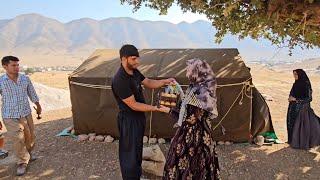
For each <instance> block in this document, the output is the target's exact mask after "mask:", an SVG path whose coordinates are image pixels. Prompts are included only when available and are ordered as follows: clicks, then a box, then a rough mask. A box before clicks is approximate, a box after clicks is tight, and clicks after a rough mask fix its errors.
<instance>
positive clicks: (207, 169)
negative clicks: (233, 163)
mask: <svg viewBox="0 0 320 180" xmlns="http://www.w3.org/2000/svg"><path fill="white" fill-rule="evenodd" d="M163 179H165V180H166V179H179V180H180V179H197V180H198V179H199V180H202V179H212V180H214V179H220V173H219V163H218V157H217V154H216V152H215V145H213V141H212V138H211V137H210V135H209V134H208V133H207V132H206V131H205V129H204V125H203V124H202V122H201V121H197V122H195V123H192V124H191V123H189V122H188V121H185V122H183V124H182V126H181V127H179V129H178V130H177V132H176V134H175V136H174V138H173V139H172V142H171V146H170V149H169V152H168V155H167V161H166V165H165V168H164V174H163Z"/></svg>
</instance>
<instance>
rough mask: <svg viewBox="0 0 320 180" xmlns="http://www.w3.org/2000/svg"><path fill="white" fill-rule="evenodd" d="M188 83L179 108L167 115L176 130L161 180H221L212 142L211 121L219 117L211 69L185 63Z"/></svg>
mask: <svg viewBox="0 0 320 180" xmlns="http://www.w3.org/2000/svg"><path fill="white" fill-rule="evenodd" d="M187 77H188V79H189V80H190V86H189V87H188V89H187V91H186V94H185V95H184V97H183V100H182V102H181V103H180V105H179V108H176V109H171V110H170V115H171V117H173V119H175V120H177V125H178V126H179V128H178V129H177V131H176V134H175V136H174V137H173V140H172V142H171V146H170V149H169V152H168V155H167V161H166V164H165V168H164V176H163V179H165V180H166V179H197V180H198V179H201V180H202V179H212V180H214V179H220V173H219V164H218V157H217V154H216V152H215V145H214V144H213V140H212V138H211V129H210V121H211V120H212V119H215V118H216V117H217V116H218V112H217V105H216V104H217V103H216V102H217V98H216V87H217V84H216V78H215V75H214V73H213V71H212V69H211V67H210V65H209V64H208V63H207V62H205V61H202V60H199V59H191V60H189V61H187Z"/></svg>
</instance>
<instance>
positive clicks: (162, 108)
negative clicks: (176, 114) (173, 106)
mask: <svg viewBox="0 0 320 180" xmlns="http://www.w3.org/2000/svg"><path fill="white" fill-rule="evenodd" d="M157 111H159V112H163V113H169V112H170V108H168V107H166V106H162V105H160V107H158V108H157Z"/></svg>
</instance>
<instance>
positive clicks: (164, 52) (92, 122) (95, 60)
mask: <svg viewBox="0 0 320 180" xmlns="http://www.w3.org/2000/svg"><path fill="white" fill-rule="evenodd" d="M108 51H109V50H98V51H96V52H95V53H94V54H93V55H92V56H90V57H89V58H88V59H87V60H86V61H85V62H84V63H83V64H82V65H80V66H79V67H78V68H77V69H76V70H75V71H74V72H73V73H72V74H71V75H70V76H69V84H70V92H71V93H70V94H71V102H72V113H73V123H74V129H75V131H76V133H77V134H83V133H92V132H94V133H97V134H109V135H112V136H114V137H118V128H117V120H116V117H117V113H118V107H117V104H116V101H115V99H114V97H113V94H112V90H111V79H112V77H113V75H114V74H115V73H116V71H117V70H118V68H119V66H120V59H119V57H115V58H108V57H107V56H106V55H105V54H108V53H107V52H108ZM140 57H141V65H140V67H139V69H140V71H141V72H142V73H143V74H144V75H145V76H146V77H148V78H152V79H161V78H168V77H173V78H175V79H176V80H177V81H178V82H179V84H181V85H183V87H184V88H186V87H187V85H188V80H187V78H186V76H185V74H186V60H189V59H192V58H200V59H202V60H206V61H207V62H208V63H209V64H210V65H211V67H212V69H213V71H214V72H215V73H216V75H217V82H218V89H217V97H218V102H217V105H218V112H219V116H218V118H217V119H216V120H214V121H213V122H212V129H213V130H214V137H215V140H224V141H226V140H228V141H233V142H245V141H248V140H250V138H252V137H253V136H256V135H258V134H261V133H265V132H269V131H273V127H272V121H271V116H270V112H269V108H268V106H267V104H266V102H265V100H264V98H263V97H262V96H261V94H260V93H259V91H258V90H257V89H256V88H255V87H254V86H253V84H252V79H251V74H250V71H249V69H248V68H247V67H246V65H245V63H244V62H243V60H242V59H241V57H240V56H239V52H238V50H237V49H143V50H140ZM158 91H159V90H150V89H145V90H144V94H145V99H146V102H147V103H148V104H155V103H156V95H157V93H158ZM146 115H147V124H146V131H145V135H147V136H148V135H150V136H152V137H158V138H160V137H162V138H171V137H172V136H173V135H174V132H175V130H176V129H174V128H173V125H174V123H175V122H174V121H173V120H172V119H170V117H169V116H168V115H167V114H164V113H157V112H156V113H146Z"/></svg>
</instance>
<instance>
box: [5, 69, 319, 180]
mask: <svg viewBox="0 0 320 180" xmlns="http://www.w3.org/2000/svg"><path fill="white" fill-rule="evenodd" d="M252 74H253V81H254V83H255V85H256V86H257V87H258V89H259V90H260V91H261V92H262V93H265V94H268V95H269V96H271V97H272V98H273V101H268V104H269V106H270V109H271V113H272V117H273V123H274V126H275V129H276V132H277V135H278V136H279V137H280V139H281V140H283V141H286V125H285V120H286V119H285V116H286V111H287V96H288V92H289V90H290V88H291V85H292V82H293V80H292V75H291V73H289V72H277V71H273V70H267V69H264V68H260V67H253V69H252ZM34 80H35V81H36V78H35V79H34ZM311 80H312V82H313V87H314V98H313V99H314V101H313V104H312V105H313V108H314V109H315V111H316V112H317V114H320V105H319V100H320V96H319V95H320V91H319V90H320V89H319V87H320V76H319V75H311ZM35 123H36V135H37V146H36V148H35V154H36V155H37V156H38V157H39V159H38V160H36V161H35V162H32V163H31V164H30V166H29V168H28V173H27V174H26V175H25V176H23V177H20V178H18V177H16V176H15V175H14V174H15V164H14V156H13V153H12V151H11V149H12V144H11V143H10V140H9V141H7V144H6V149H7V150H9V153H10V156H9V157H7V158H6V159H3V160H0V179H121V173H120V170H119V164H118V154H117V152H118V144H117V142H114V143H109V144H108V143H101V142H84V143H79V142H77V141H76V140H74V139H72V138H70V137H56V134H58V133H59V132H60V131H61V130H63V129H64V128H66V127H68V126H71V125H72V118H71V111H70V109H62V110H56V111H51V112H46V113H44V114H43V119H42V120H41V121H37V120H35ZM168 147H169V144H166V145H161V148H162V150H163V151H164V152H165V153H166V151H167V149H168ZM217 153H218V156H219V164H220V168H221V172H222V178H223V179H237V180H238V179H241V180H242V179H266V180H269V179H297V180H298V179H299V180H300V179H319V177H320V147H317V148H313V149H311V150H310V151H304V150H295V149H291V148H290V147H288V145H287V144H278V145H272V146H262V147H259V146H256V145H251V144H233V145H230V146H226V145H221V146H217ZM143 178H145V179H161V178H159V177H155V176H152V175H148V174H144V175H143Z"/></svg>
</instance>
